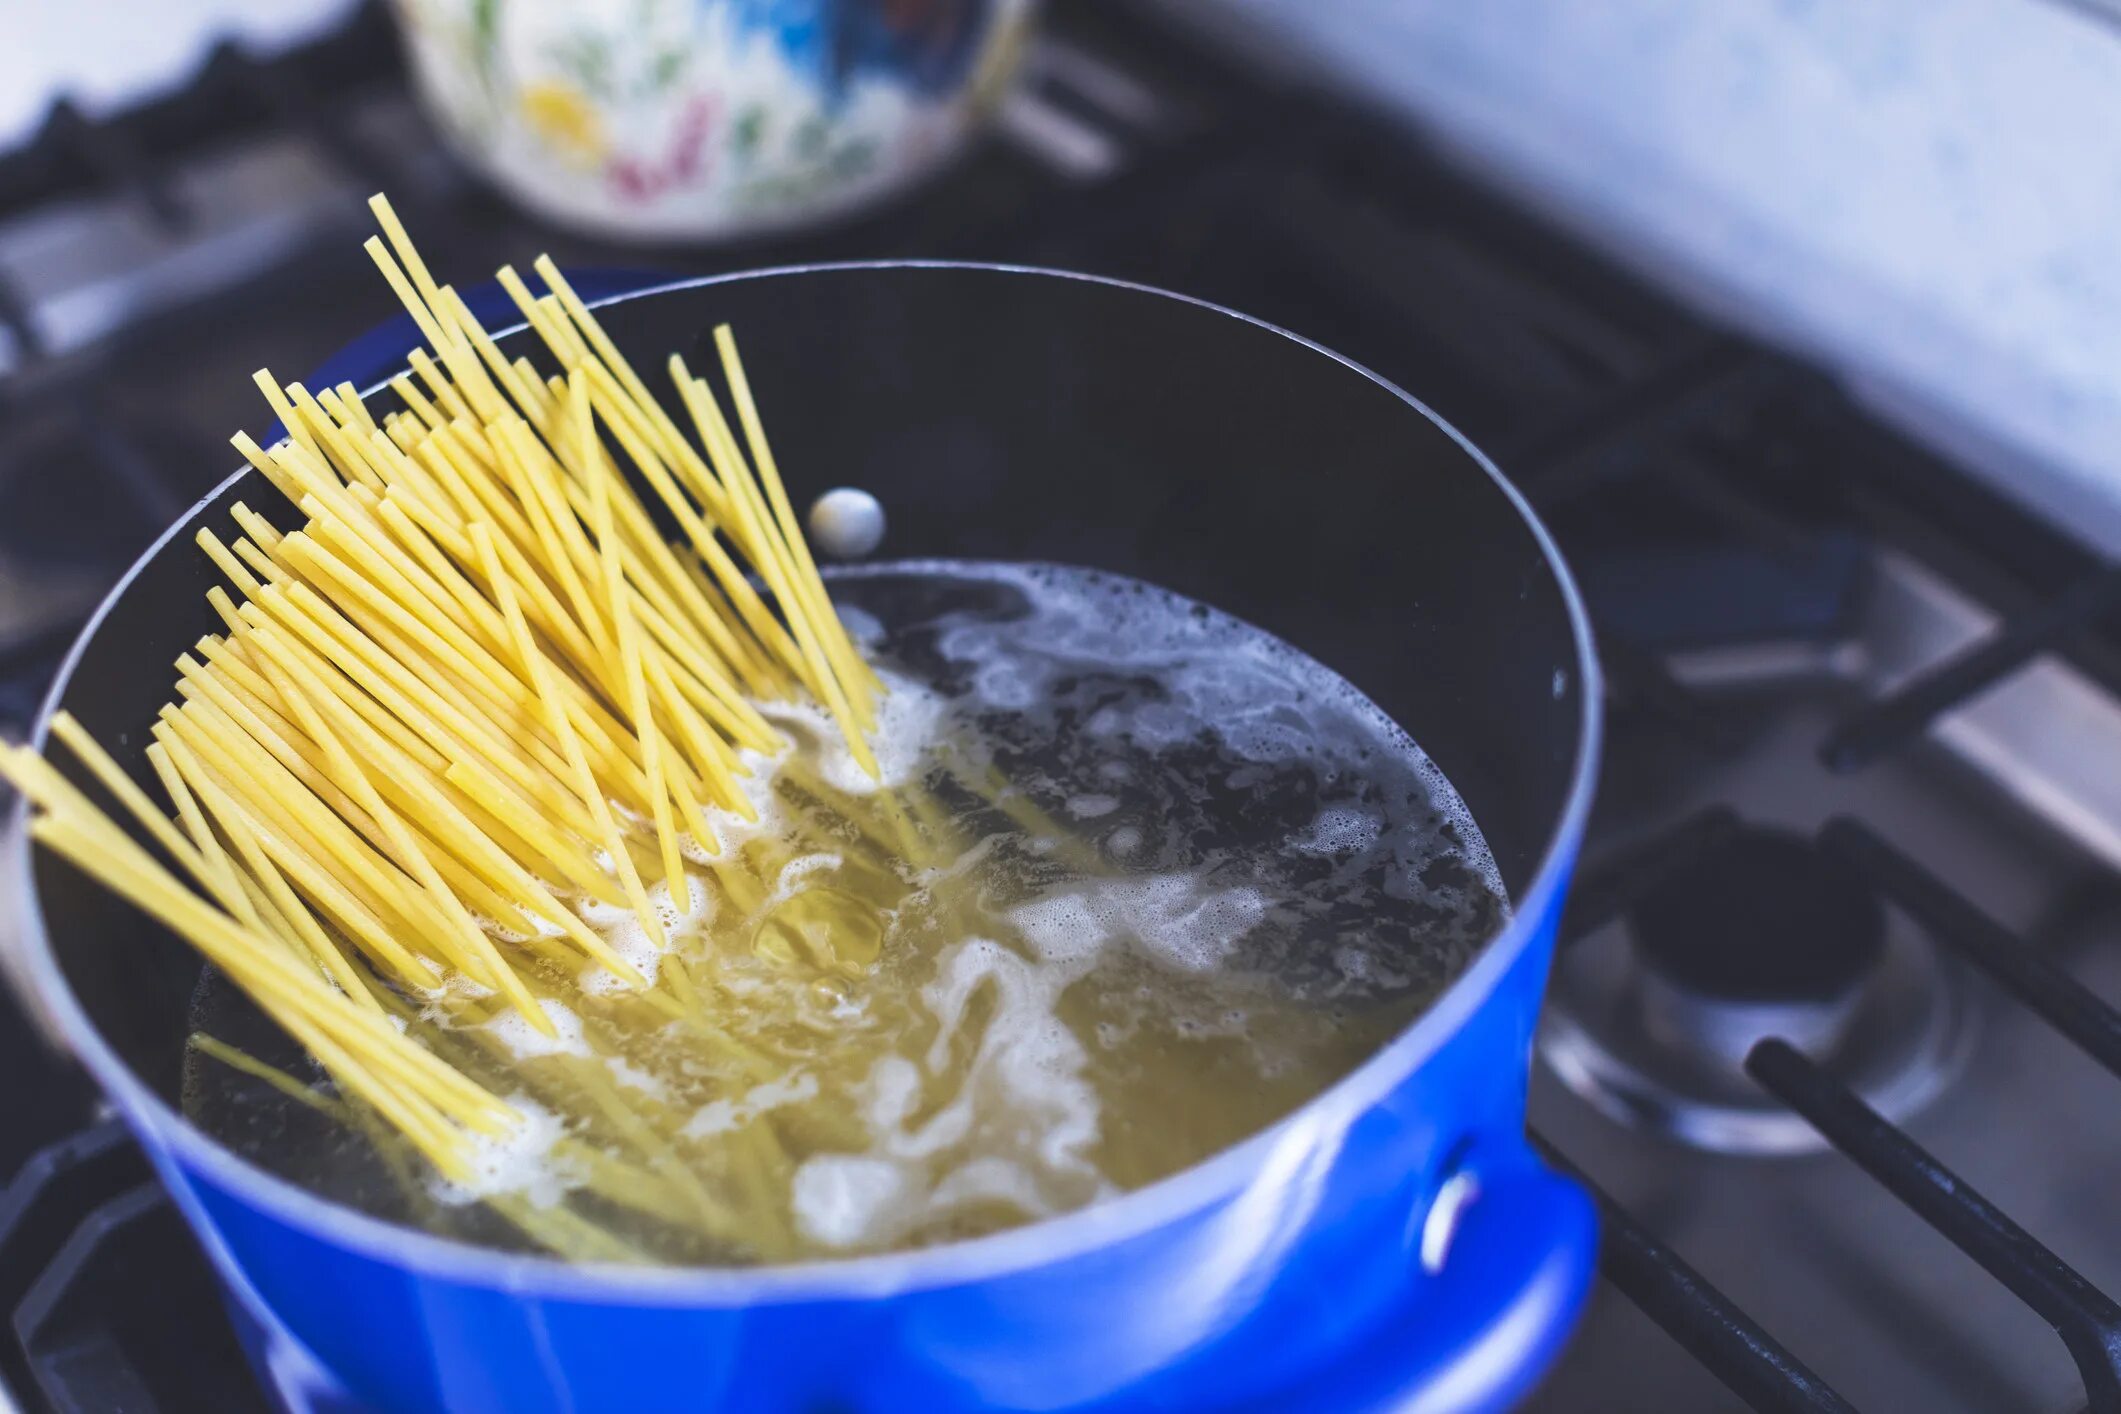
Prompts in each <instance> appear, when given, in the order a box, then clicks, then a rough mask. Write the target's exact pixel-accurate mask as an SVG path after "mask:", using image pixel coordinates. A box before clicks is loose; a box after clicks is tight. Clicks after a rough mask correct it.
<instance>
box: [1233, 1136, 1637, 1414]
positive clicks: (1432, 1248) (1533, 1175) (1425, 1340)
mask: <svg viewBox="0 0 2121 1414" xmlns="http://www.w3.org/2000/svg"><path fill="white" fill-rule="evenodd" d="M1417 1223H1418V1227H1417V1230H1416V1231H1417V1236H1418V1239H1419V1241H1418V1247H1417V1252H1416V1260H1417V1261H1419V1262H1420V1263H1421V1265H1422V1266H1423V1267H1424V1268H1425V1269H1426V1270H1425V1271H1424V1273H1423V1274H1422V1275H1421V1276H1420V1277H1419V1278H1417V1279H1416V1283H1415V1285H1416V1289H1417V1292H1418V1294H1417V1295H1415V1297H1414V1298H1413V1299H1412V1300H1410V1301H1408V1302H1407V1303H1406V1305H1404V1306H1403V1307H1401V1308H1400V1309H1399V1310H1397V1311H1395V1312H1394V1313H1393V1314H1392V1315H1391V1316H1390V1317H1389V1318H1388V1319H1386V1320H1385V1321H1384V1322H1383V1323H1382V1324H1381V1325H1379V1326H1378V1327H1377V1328H1376V1329H1374V1330H1372V1331H1371V1332H1370V1333H1369V1334H1367V1335H1366V1336H1365V1337H1364V1338H1363V1339H1362V1340H1361V1341H1359V1342H1357V1344H1356V1345H1355V1346H1354V1347H1353V1348H1351V1349H1349V1350H1347V1351H1346V1352H1344V1353H1343V1354H1342V1355H1341V1356H1339V1357H1337V1358H1336V1360H1335V1361H1334V1363H1333V1365H1332V1367H1331V1368H1329V1369H1326V1370H1322V1371H1319V1372H1318V1373H1317V1374H1316V1375H1314V1376H1311V1377H1309V1378H1306V1379H1305V1381H1304V1384H1303V1401H1304V1406H1305V1407H1307V1408H1318V1409H1334V1410H1379V1411H1383V1410H1392V1411H1396V1412H1397V1414H1446V1411H1448V1412H1449V1414H1472V1411H1500V1410H1505V1409H1508V1408H1510V1407H1511V1406H1513V1405H1514V1404H1516V1402H1517V1401H1518V1400H1520V1399H1522V1398H1523V1397H1524V1396H1525V1395H1526V1394H1527V1393H1528V1392H1530V1390H1531V1388H1532V1386H1533V1385H1534V1384H1535V1383H1536V1382H1537V1381H1538V1379H1539V1376H1540V1375H1542V1374H1543V1373H1544V1372H1545V1371H1546V1368H1547V1366H1548V1365H1549V1364H1551V1363H1552V1362H1553V1360H1554V1358H1555V1356H1557V1355H1558V1354H1559V1353H1560V1351H1561V1347H1562V1344H1563V1342H1564V1341H1565V1340H1566V1338H1567V1336H1568V1333H1569V1329H1570V1327H1571V1326H1572V1325H1573V1324H1574V1321H1575V1317H1576V1313H1577V1310H1578V1308H1579V1307H1580V1306H1581V1305H1582V1303H1583V1298H1584V1293H1585V1291H1586V1290H1587V1289H1588V1287H1589V1286H1590V1281H1591V1273H1592V1271H1593V1269H1594V1268H1595V1267H1596V1265H1597V1245H1598V1219H1597V1213H1596V1210H1595V1209H1594V1207H1593V1206H1592V1203H1591V1199H1590V1197H1589V1195H1588V1194H1586V1193H1585V1192H1584V1190H1583V1189H1582V1188H1581V1187H1580V1186H1579V1185H1577V1184H1576V1183H1574V1182H1573V1181H1571V1180H1569V1179H1567V1178H1564V1177H1562V1176H1561V1175H1559V1174H1557V1173H1555V1172H1553V1171H1552V1170H1551V1169H1549V1168H1547V1167H1546V1166H1545V1165H1544V1164H1542V1163H1541V1162H1540V1161H1539V1160H1538V1159H1537V1158H1535V1157H1534V1156H1533V1154H1532V1152H1531V1150H1530V1148H1529V1147H1528V1146H1527V1145H1526V1143H1525V1141H1524V1139H1523V1138H1522V1137H1520V1136H1515V1135H1513V1136H1511V1137H1510V1138H1508V1139H1507V1140H1502V1141H1497V1142H1491V1143H1484V1144H1482V1145H1480V1146H1478V1147H1476V1148H1475V1149H1474V1150H1472V1151H1471V1152H1470V1153H1469V1154H1467V1155H1466V1156H1465V1157H1464V1158H1463V1159H1462V1160H1461V1161H1460V1162H1459V1163H1458V1164H1456V1165H1455V1166H1454V1167H1453V1168H1452V1169H1451V1171H1450V1173H1449V1174H1448V1175H1447V1176H1446V1177H1445V1179H1444V1181H1443V1182H1442V1183H1441V1184H1440V1185H1439V1186H1438V1187H1437V1189H1436V1192H1435V1195H1434V1196H1433V1197H1432V1198H1431V1199H1430V1201H1429V1204H1428V1207H1427V1209H1426V1210H1425V1211H1424V1212H1423V1213H1422V1214H1421V1215H1420V1216H1419V1217H1418V1218H1417ZM1261 1407H1262V1408H1264V1407H1267V1406H1261ZM1284 1407H1286V1406H1284Z"/></svg>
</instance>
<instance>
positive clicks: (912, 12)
mask: <svg viewBox="0 0 2121 1414" xmlns="http://www.w3.org/2000/svg"><path fill="white" fill-rule="evenodd" d="M1035 5H1036V0H396V7H397V11H398V15H399V19H400V21H401V27H402V29H403V31H404V34H405V42H406V48H407V51H408V54H409V56H410V58H411V62H412V68H413V72H414V75H415V78H416V81H417V83H418V85H419V88H420V90H421V93H422V95H423V97H424V98H425V99H426V101H427V104H428V107H429V109H430V111H431V112H432V113H433V114H434V115H435V116H436V118H437V120H438V121H439V123H440V124H441V126H442V128H443V130H444V131H445V132H446V133H447V134H448V136H449V139H450V141H451V142H452V143H453V144H454V145H455V147H456V148H457V149H458V150H459V151H460V152H461V153H462V154H463V155H464V156H465V158H466V159H467V160H468V161H470V162H471V163H472V164H473V165H474V166H475V167H477V168H478V169H479V170H481V171H482V172H484V173H485V174H486V175H487V176H488V177H489V178H491V179H492V180H493V181H494V182H495V183H496V184H498V185H499V186H500V187H501V188H502V189H504V190H505V191H507V192H508V193H510V194H511V195H512V196H514V197H515V198H516V199H517V200H519V201H521V202H522V203H523V204H524V205H526V206H528V207H530V208H531V209H533V210H535V211H537V212H539V213H540V214H542V215H545V216H547V217H550V218H552V219H554V220H557V221H560V222H562V223H565V224H568V225H572V226H577V227H581V228H585V229H588V230H593V231H596V232H598V233H600V234H603V235H609V236H617V237H621V238H639V239H650V240H683V239H697V238H705V237H715V236H727V235H734V234H738V233H745V232H752V231H757V230H761V229H766V228H771V227H778V226H786V225H791V224H796V223H800V222H803V221H807V220H814V219H819V218H823V217H826V216H829V215H832V214H834V213H836V212H840V211H843V210H846V209H848V208H851V207H854V206H858V205H860V204H862V203H864V202H866V201H870V200H873V199H875V198H878V197H881V196H883V195H885V194H887V193H889V192H891V191H894V190H896V189H898V188H900V187H902V186H904V185H906V184H907V183H909V182H911V181H913V180H915V179H917V178H919V177H920V176H922V175H923V174H925V173H926V172H928V171H929V170H930V169H932V168H933V167H934V166H935V165H937V164H938V163H939V162H941V161H942V160H943V159H944V158H946V157H947V156H948V155H949V154H950V153H951V152H953V151H954V150H956V148H957V147H958V146H959V145H960V144H961V143H962V142H963V141H964V139H965V138H966V137H967V136H968V135H969V134H970V133H971V132H972V131H973V129H974V128H975V127H976V126H977V125H978V122H979V120H980V119H981V118H982V117H983V116H984V115H985V114H986V113H987V112H988V111H989V110H991V109H992V107H993V106H994V104H995V103H996V102H997V101H998V100H999V98H1000V96H1001V94H1002V92H1003V89H1004V86H1005V85H1006V83H1007V81H1008V79H1009V76H1010V74H1011V73H1012V72H1013V71H1014V69H1015V67H1016V62H1017V59H1018V57H1019V56H1020V55H1021V53H1022V50H1023V43H1024V39H1025V36H1026V34H1027V32H1028V30H1029V27H1030V21H1031V18H1032V12H1033V10H1034V8H1035Z"/></svg>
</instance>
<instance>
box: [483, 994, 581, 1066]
mask: <svg viewBox="0 0 2121 1414" xmlns="http://www.w3.org/2000/svg"><path fill="white" fill-rule="evenodd" d="M538 1009H539V1010H540V1011H542V1012H544V1013H545V1019H546V1020H547V1021H550V1022H551V1023H552V1029H553V1030H554V1031H555V1032H556V1033H558V1034H556V1035H552V1036H547V1035H546V1034H545V1033H544V1032H542V1031H540V1030H538V1029H537V1028H536V1027H535V1026H532V1025H531V1024H530V1021H529V1019H528V1018H527V1017H525V1016H523V1015H522V1013H520V1012H516V1011H504V1012H502V1013H501V1014H500V1015H499V1016H496V1017H495V1018H494V1019H493V1020H491V1021H489V1022H487V1023H486V1025H485V1027H484V1029H485V1030H486V1031H488V1032H490V1033H492V1034H493V1035H494V1036H496V1037H499V1038H500V1041H501V1044H502V1045H504V1046H506V1047H508V1053H509V1054H510V1055H512V1056H514V1057H515V1058H516V1059H517V1060H519V1061H520V1060H535V1059H537V1058H538V1057H539V1056H560V1055H566V1056H585V1057H586V1056H588V1055H589V1054H590V1050H589V1041H588V1039H587V1038H586V1037H584V1036H583V1035H582V1018H581V1017H579V1016H576V1015H575V1014H574V1013H573V1012H572V1011H569V1010H568V1009H567V1008H566V1007H565V1006H564V1005H562V1004H561V1003H560V1002H559V1001H557V1000H555V999H554V998H551V997H546V998H545V999H543V1000H542V1001H540V1002H539V1003H538Z"/></svg>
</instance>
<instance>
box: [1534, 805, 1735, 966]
mask: <svg viewBox="0 0 2121 1414" xmlns="http://www.w3.org/2000/svg"><path fill="white" fill-rule="evenodd" d="M1737 825H1738V817H1737V815H1735V814H1734V813H1732V811H1731V810H1730V808H1729V807H1728V806H1723V805H1711V806H1708V807H1706V808H1705V809H1702V810H1697V811H1695V812H1694V813H1693V814H1692V815H1689V816H1687V817H1686V818H1685V819H1683V820H1679V821H1676V822H1674V823H1673V824H1670V825H1667V826H1665V827H1664V828H1663V829H1661V830H1655V831H1653V832H1651V833H1650V834H1649V835H1648V836H1646V837H1644V838H1643V839H1639V840H1635V841H1633V842H1631V843H1629V844H1627V845H1624V846H1622V847H1621V848H1619V849H1617V850H1614V851H1613V852H1612V853H1611V854H1609V855H1607V856H1606V857H1605V858H1603V859H1600V860H1598V861H1596V862H1595V863H1593V864H1592V865H1590V866H1589V867H1588V868H1586V869H1585V870H1584V871H1583V876H1582V877H1581V878H1580V879H1578V880H1577V882H1576V883H1575V885H1574V886H1572V887H1571V888H1570V890H1569V904H1568V912H1567V913H1565V914H1564V915H1563V917H1562V923H1561V941H1562V943H1563V944H1564V945H1566V944H1568V943H1573V942H1575V941H1576V940H1577V939H1579V938H1582V937H1585V936H1586V935H1588V934H1591V933H1594V932H1596V931H1598V929H1600V928H1602V927H1604V926H1605V925H1606V924H1607V923H1609V922H1611V921H1612V920H1613V919H1614V918H1615V917H1617V916H1619V914H1620V911H1621V910H1622V909H1624V908H1626V907H1627V906H1628V905H1629V904H1631V903H1633V902H1634V901H1635V900H1636V899H1638V898H1641V897H1642V896H1643V895H1644V894H1645V893H1647V892H1649V891H1650V890H1651V889H1652V888H1655V887H1656V886H1657V885H1658V884H1659V883H1661V882H1662V881H1663V880H1665V879H1666V878H1668V877H1670V876H1671V874H1672V873H1673V872H1674V871H1675V870H1678V869H1681V868H1684V867H1685V866H1686V865H1688V864H1690V863H1692V862H1693V861H1694V860H1696V859H1698V858H1700V857H1701V854H1702V852H1703V851H1704V850H1706V849H1708V848H1709V847H1710V846H1712V845H1716V844H1720V843H1722V842H1723V841H1724V840H1725V839H1728V838H1729V837H1730V834H1731V831H1732V830H1734V829H1735V828H1737Z"/></svg>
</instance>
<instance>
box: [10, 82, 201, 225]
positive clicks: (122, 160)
mask: <svg viewBox="0 0 2121 1414" xmlns="http://www.w3.org/2000/svg"><path fill="white" fill-rule="evenodd" d="M44 143H45V144H47V145H48V146H47V151H50V152H53V153H55V154H56V153H61V152H70V153H72V154H73V155H74V156H75V157H76V158H78V159H79V160H80V162H81V165H82V166H84V167H86V168H87V169H88V170H89V171H90V172H92V173H93V174H94V175H95V178H96V180H97V181H98V182H100V183H102V184H103V185H104V186H106V187H108V188H110V189H111V190H113V191H116V192H120V193H123V194H125V195H127V196H130V197H131V198H132V199H134V200H135V201H138V202H139V203H140V205H141V206H143V207H145V208H146V210H147V212H148V214H149V215H150V216H152V217H154V219H155V221H156V223H157V224H159V225H160V226H161V227H162V228H163V229H164V230H165V231H172V232H180V231H182V230H184V228H185V227H186V226H187V225H189V224H190V222H191V212H190V211H189V210H187V209H186V207H185V205H184V203H183V202H182V201H179V200H178V199H177V194H176V192H175V191H174V190H173V189H172V188H171V187H170V185H169V180H168V178H167V177H165V176H164V175H163V172H162V168H161V164H159V163H157V162H155V161H154V160H153V159H151V158H150V157H148V156H147V154H145V153H143V152H141V151H140V150H139V148H138V146H137V145H136V144H134V142H133V141H132V140H131V139H130V138H129V137H127V136H126V135H125V133H124V132H123V131H122V130H121V129H120V127H119V126H118V124H117V123H99V122H97V121H95V120H94V119H92V118H89V117H88V116H87V115H85V114H84V113H82V111H81V110H80V109H79V108H76V107H75V106H74V104H73V100H71V99H67V98H62V99H60V100H59V101H58V102H57V103H54V104H53V105H52V111H51V116H50V117H48V118H47V119H45V126H44Z"/></svg>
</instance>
